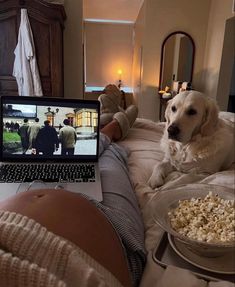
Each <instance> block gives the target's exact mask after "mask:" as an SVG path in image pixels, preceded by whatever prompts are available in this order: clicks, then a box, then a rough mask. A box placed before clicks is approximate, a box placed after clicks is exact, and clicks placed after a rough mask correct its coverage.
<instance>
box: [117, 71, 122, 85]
mask: <svg viewBox="0 0 235 287" xmlns="http://www.w3.org/2000/svg"><path fill="white" fill-rule="evenodd" d="M117 72H118V76H119V78H118V88H119V89H120V88H121V85H122V69H118V71H117Z"/></svg>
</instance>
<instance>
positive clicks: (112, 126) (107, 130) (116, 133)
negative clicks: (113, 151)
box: [101, 120, 122, 141]
mask: <svg viewBox="0 0 235 287" xmlns="http://www.w3.org/2000/svg"><path fill="white" fill-rule="evenodd" d="M101 132H102V133H103V134H105V135H106V136H107V137H109V138H110V140H111V141H118V140H119V139H120V138H121V136H122V131H121V128H120V126H119V123H118V122H117V121H116V120H112V121H111V122H110V123H108V124H107V125H106V126H104V127H103V128H102V129H101Z"/></svg>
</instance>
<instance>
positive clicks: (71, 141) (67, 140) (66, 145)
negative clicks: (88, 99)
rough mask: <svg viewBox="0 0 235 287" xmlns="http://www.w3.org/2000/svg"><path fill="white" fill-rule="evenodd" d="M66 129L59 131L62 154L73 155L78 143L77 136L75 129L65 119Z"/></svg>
mask: <svg viewBox="0 0 235 287" xmlns="http://www.w3.org/2000/svg"><path fill="white" fill-rule="evenodd" d="M63 123H64V125H65V126H64V127H63V128H61V129H59V140H60V142H61V154H62V155H73V154H74V150H75V145H76V141H77V134H76V131H75V129H74V128H73V127H71V126H70V125H69V120H68V119H64V122H63Z"/></svg>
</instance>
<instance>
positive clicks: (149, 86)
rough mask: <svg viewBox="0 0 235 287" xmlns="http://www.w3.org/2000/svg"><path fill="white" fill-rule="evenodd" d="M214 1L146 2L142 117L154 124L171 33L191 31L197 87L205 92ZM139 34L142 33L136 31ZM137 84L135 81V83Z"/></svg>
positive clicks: (140, 109)
mask: <svg viewBox="0 0 235 287" xmlns="http://www.w3.org/2000/svg"><path fill="white" fill-rule="evenodd" d="M210 2H211V1H210V0H197V1H196V0H194V1H188V0H175V1H172V0H164V1H161V0H145V5H146V8H145V15H144V16H143V15H142V18H140V17H138V19H137V25H136V26H135V27H136V29H138V23H139V22H141V21H142V20H143V17H145V28H144V37H143V38H142V45H143V77H142V82H141V98H143V99H141V105H139V116H141V117H143V118H149V119H152V120H154V121H156V120H158V118H159V98H158V93H157V92H158V83H159V73H160V57H161V45H162V42H163V41H164V39H165V38H166V37H167V35H169V34H170V33H171V32H174V31H184V32H187V33H188V34H189V35H191V37H192V38H193V39H194V41H195V49H196V52H195V63H194V72H193V86H194V87H195V88H196V89H197V90H202V89H203V85H202V77H203V61H204V52H205V48H206V31H207V24H208V15H209V9H210ZM222 2H223V1H222ZM136 33H138V31H136ZM133 82H135V80H134V81H133Z"/></svg>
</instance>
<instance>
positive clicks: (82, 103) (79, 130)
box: [0, 96, 100, 161]
mask: <svg viewBox="0 0 235 287" xmlns="http://www.w3.org/2000/svg"><path fill="white" fill-rule="evenodd" d="M0 116H1V127H0V141H1V160H2V161H19V160H23V161H34V160H35V161H44V160H49V161H97V160H98V148H99V117H100V105H99V102H98V101H88V100H75V99H60V98H44V97H40V98H39V97H20V96H12V97H11V96H3V97H1V111H0Z"/></svg>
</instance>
